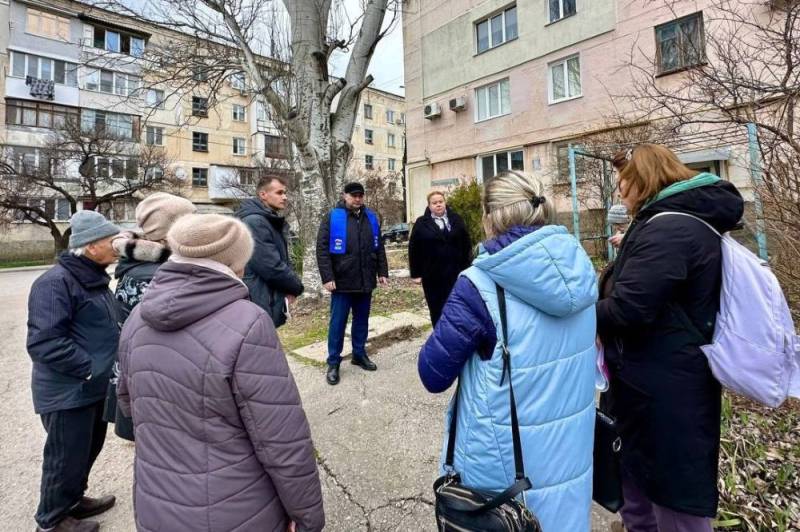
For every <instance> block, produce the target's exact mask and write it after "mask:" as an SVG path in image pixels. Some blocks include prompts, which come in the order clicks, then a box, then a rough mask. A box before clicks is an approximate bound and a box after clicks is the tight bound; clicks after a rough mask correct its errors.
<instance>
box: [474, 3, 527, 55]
mask: <svg viewBox="0 0 800 532" xmlns="http://www.w3.org/2000/svg"><path fill="white" fill-rule="evenodd" d="M517 36H518V33H517V6H516V5H513V6H511V7H509V8H508V9H506V10H504V11H501V12H500V13H497V14H496V15H493V16H491V17H489V18H486V19H483V20H481V21H479V22H478V23H476V24H475V37H476V40H477V47H478V53H481V52H485V51H486V50H488V49H490V48H494V47H495V46H500V45H501V44H503V43H505V42H508V41H510V40H512V39H516V38H517Z"/></svg>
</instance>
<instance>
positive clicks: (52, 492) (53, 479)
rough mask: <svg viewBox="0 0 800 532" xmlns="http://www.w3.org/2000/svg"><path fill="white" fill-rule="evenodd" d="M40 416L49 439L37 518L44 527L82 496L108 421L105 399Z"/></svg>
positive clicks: (54, 522)
mask: <svg viewBox="0 0 800 532" xmlns="http://www.w3.org/2000/svg"><path fill="white" fill-rule="evenodd" d="M41 418H42V425H44V430H45V431H47V440H46V442H45V444H44V457H43V461H42V486H41V494H40V498H39V508H38V509H37V510H36V522H37V523H38V524H39V526H40V527H41V528H50V527H54V526H56V525H57V524H58V523H59V522H60V521H61V520H62V519H64V518H65V517H67V513H68V512H69V511H70V509H71V508H72V507H73V506H75V505H76V504H78V503H79V502H80V500H81V497H83V494H84V492H85V491H86V486H87V484H88V482H89V472H90V471H91V470H92V465H93V464H94V461H95V459H96V458H97V455H99V454H100V451H101V450H102V449H103V443H104V442H105V439H106V428H107V426H108V425H107V423H106V422H105V421H103V401H99V402H97V403H95V404H93V405H89V406H85V407H81V408H73V409H71V410H59V411H57V412H50V413H47V414H42V416H41Z"/></svg>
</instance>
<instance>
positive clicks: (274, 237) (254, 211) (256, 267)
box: [236, 175, 303, 327]
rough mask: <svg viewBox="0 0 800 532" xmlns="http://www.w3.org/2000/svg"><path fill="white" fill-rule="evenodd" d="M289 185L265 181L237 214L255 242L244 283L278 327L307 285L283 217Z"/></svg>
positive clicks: (274, 179) (272, 178)
mask: <svg viewBox="0 0 800 532" xmlns="http://www.w3.org/2000/svg"><path fill="white" fill-rule="evenodd" d="M286 201H287V197H286V182H285V180H284V179H283V178H282V177H279V176H275V175H272V176H267V177H265V178H263V179H262V180H261V181H260V182H259V184H258V187H257V188H256V197H255V198H249V199H246V200H244V201H243V202H242V205H241V207H240V208H239V210H238V211H237V212H236V216H237V217H238V218H240V219H241V220H242V221H243V222H244V223H245V225H247V227H248V228H249V229H250V232H251V233H252V234H253V240H254V241H255V249H254V250H253V257H252V258H251V259H250V262H248V263H247V269H246V270H245V274H244V279H243V280H244V282H245V284H246V285H247V288H249V289H250V299H251V300H252V301H253V303H255V304H256V305H258V306H259V307H261V308H263V309H264V310H266V311H267V314H269V316H270V318H272V322H273V323H274V324H275V327H280V326H281V325H283V324H284V323H286V311H287V310H288V305H287V302H288V304H291V303H293V302H294V300H295V298H296V297H297V296H299V295H300V294H302V293H303V283H302V281H301V280H300V278H299V277H298V276H297V274H296V273H295V272H294V270H292V265H291V262H290V260H289V246H288V243H289V224H287V223H286V219H285V218H284V217H283V216H281V215H280V212H281V211H282V210H283V209H285V208H286Z"/></svg>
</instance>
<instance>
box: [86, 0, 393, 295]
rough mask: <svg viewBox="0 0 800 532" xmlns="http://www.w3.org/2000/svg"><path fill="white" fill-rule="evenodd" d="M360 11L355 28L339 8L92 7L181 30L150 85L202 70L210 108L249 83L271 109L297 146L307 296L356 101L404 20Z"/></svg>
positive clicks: (189, 0)
mask: <svg viewBox="0 0 800 532" xmlns="http://www.w3.org/2000/svg"><path fill="white" fill-rule="evenodd" d="M361 4H362V11H361V12H360V13H359V14H358V16H357V17H355V18H354V19H351V18H348V14H347V13H346V12H345V10H344V9H343V2H342V1H341V0H282V2H280V3H276V2H262V1H258V0H200V1H195V0H176V1H173V2H168V3H161V5H155V6H152V5H150V6H149V7H148V8H147V9H145V8H142V9H130V8H128V7H126V6H125V5H124V2H122V1H121V0H110V1H103V2H95V5H100V6H103V7H110V8H112V9H114V10H116V11H118V12H120V13H124V14H129V15H134V16H136V17H137V18H138V19H140V20H144V21H147V22H151V23H154V24H157V25H159V26H161V27H165V28H170V29H173V30H176V31H175V32H172V33H170V36H169V37H167V38H166V39H162V40H161V42H159V43H156V42H155V41H156V39H153V42H152V43H150V44H149V45H148V50H147V52H146V54H145V65H146V66H145V71H146V72H145V73H144V77H145V79H148V78H149V77H150V76H149V74H151V73H152V74H154V75H155V76H156V78H155V79H160V80H161V82H170V83H171V84H172V86H173V87H175V90H176V91H181V90H184V91H185V88H186V87H187V86H190V85H191V84H192V82H193V80H196V79H197V76H196V75H195V72H196V71H197V70H198V69H200V70H203V71H204V72H206V74H207V75H206V76H204V79H205V81H204V83H205V85H204V88H205V90H207V92H208V94H209V103H210V104H213V102H214V101H216V100H217V99H218V98H219V97H220V94H221V91H219V90H217V88H215V83H212V82H211V80H212V79H213V80H221V79H223V78H225V77H227V76H230V75H233V74H235V73H237V72H244V73H245V74H246V87H245V88H244V90H245V91H246V92H247V93H248V94H250V95H251V96H252V97H253V98H256V99H258V100H259V101H263V102H264V103H265V104H266V105H268V107H269V110H270V114H271V119H272V121H273V122H274V123H275V125H276V126H277V127H278V129H280V131H281V132H282V133H283V134H284V135H285V136H286V137H288V138H289V139H290V140H291V142H292V144H293V145H294V147H295V151H296V156H297V167H296V170H297V172H298V175H299V176H300V186H299V191H300V198H298V200H299V201H298V203H299V206H300V209H301V211H302V213H301V215H300V217H299V218H300V219H301V220H302V221H303V223H302V225H301V227H300V229H301V238H302V240H303V242H304V243H305V244H306V249H305V253H304V257H303V278H304V279H303V280H304V283H305V284H306V290H307V291H310V292H311V293H316V292H319V291H320V290H321V283H320V280H319V274H318V271H317V268H316V262H315V255H314V251H313V247H314V238H313V235H314V234H315V233H316V229H317V227H316V224H317V221H318V220H321V219H322V216H323V214H324V212H325V211H326V210H327V209H328V208H330V207H331V206H332V205H333V204H334V203H335V202H336V200H337V197H338V193H337V192H338V190H340V187H341V184H342V182H343V180H344V176H345V173H346V170H347V167H348V163H349V160H350V157H351V154H352V145H351V137H352V133H353V126H354V123H355V118H356V114H357V110H358V105H359V99H360V95H361V92H362V91H363V90H364V88H366V87H367V86H368V85H369V84H370V83H371V82H372V76H369V75H367V69H368V66H369V63H370V60H371V59H372V55H373V53H374V51H375V47H376V45H377V44H378V42H379V41H380V40H381V38H383V36H384V35H385V34H386V33H387V32H388V31H389V30H390V28H391V27H392V25H393V24H394V23H395V21H396V20H397V17H398V13H399V5H398V4H397V2H396V0H363V1H362V2H361ZM387 12H389V13H391V18H390V19H389V20H386V14H387ZM337 50H347V51H349V52H350V59H349V62H348V64H347V68H346V72H345V74H344V76H343V77H340V78H337V77H334V76H332V75H331V73H330V66H329V65H330V61H331V57H332V54H334V52H336V51H337ZM265 56H270V57H272V58H276V59H277V60H276V59H271V58H268V57H265ZM159 76H160V78H159Z"/></svg>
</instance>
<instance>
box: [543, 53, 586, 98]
mask: <svg viewBox="0 0 800 532" xmlns="http://www.w3.org/2000/svg"><path fill="white" fill-rule="evenodd" d="M581 94H582V93H581V60H580V58H579V57H578V56H577V55H576V56H573V57H570V58H567V59H563V60H561V61H558V62H556V63H552V64H551V65H550V103H556V102H560V101H563V100H571V99H572V98H577V97H579V96H581Z"/></svg>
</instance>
